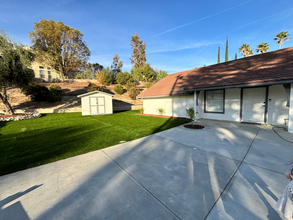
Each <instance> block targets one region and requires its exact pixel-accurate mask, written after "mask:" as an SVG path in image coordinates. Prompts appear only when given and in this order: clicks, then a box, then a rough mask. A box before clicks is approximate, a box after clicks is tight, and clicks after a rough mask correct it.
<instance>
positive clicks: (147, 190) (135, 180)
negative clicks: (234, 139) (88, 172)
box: [101, 149, 181, 220]
mask: <svg viewBox="0 0 293 220" xmlns="http://www.w3.org/2000/svg"><path fill="white" fill-rule="evenodd" d="M101 151H102V152H103V153H104V154H105V155H106V156H107V157H108V158H109V159H110V160H111V161H112V162H114V163H115V164H116V165H117V166H118V167H119V168H120V169H121V170H122V171H123V172H124V173H125V174H126V175H127V176H129V178H131V179H132V180H133V181H134V182H135V183H136V184H138V185H139V186H140V187H141V188H143V189H144V190H145V191H146V192H147V193H149V194H150V195H151V196H153V197H154V198H155V199H156V200H157V201H158V202H159V203H160V204H161V205H163V206H164V207H165V208H166V209H167V210H168V211H169V212H171V213H172V214H173V215H174V216H175V217H176V218H177V219H179V220H181V218H180V217H179V216H178V215H177V214H176V213H175V212H173V211H172V210H171V209H170V208H169V207H168V206H166V205H165V204H164V203H163V202H162V201H161V200H160V199H159V198H158V197H157V196H155V195H154V194H153V193H152V192H151V191H150V190H149V189H147V188H146V187H145V186H144V185H143V184H142V183H140V182H139V181H138V180H137V179H135V178H134V177H133V176H132V175H131V174H130V173H128V172H127V171H126V170H125V169H124V168H123V167H122V166H120V164H118V163H117V162H116V161H115V160H114V159H113V158H112V157H111V156H109V155H108V154H107V153H106V152H105V151H103V149H102V150H101Z"/></svg>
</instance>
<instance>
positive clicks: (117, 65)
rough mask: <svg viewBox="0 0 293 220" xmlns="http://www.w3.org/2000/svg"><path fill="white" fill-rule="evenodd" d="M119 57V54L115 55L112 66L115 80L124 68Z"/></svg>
mask: <svg viewBox="0 0 293 220" xmlns="http://www.w3.org/2000/svg"><path fill="white" fill-rule="evenodd" d="M119 59H120V58H119V56H118V54H114V57H113V63H112V65H111V72H112V75H113V78H114V79H115V77H116V75H117V74H118V73H120V72H122V70H121V69H122V67H123V61H119Z"/></svg>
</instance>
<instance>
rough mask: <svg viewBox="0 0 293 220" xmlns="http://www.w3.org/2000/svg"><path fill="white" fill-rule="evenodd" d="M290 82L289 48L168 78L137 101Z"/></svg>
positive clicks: (292, 74) (292, 53)
mask: <svg viewBox="0 0 293 220" xmlns="http://www.w3.org/2000/svg"><path fill="white" fill-rule="evenodd" d="M292 80H293V47H289V48H285V49H281V50H276V51H272V52H267V53H264V54H259V55H255V56H251V57H246V58H241V59H238V60H233V61H229V62H224V63H219V64H215V65H211V66H206V67H202V68H195V69H192V70H187V71H184V72H180V73H175V74H170V75H168V76H166V77H165V78H164V79H162V80H161V81H159V82H158V83H156V84H155V85H153V86H152V87H150V88H149V89H147V90H145V91H144V92H142V93H141V94H140V95H138V96H137V98H147V97H158V96H175V95H176V96H177V95H184V94H186V91H194V90H201V89H202V90H205V89H212V88H215V89H216V88H220V87H234V86H235V87H237V86H243V87H245V86H249V85H254V84H264V83H272V82H280V83H282V82H285V81H292Z"/></svg>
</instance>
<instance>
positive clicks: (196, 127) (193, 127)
mask: <svg viewBox="0 0 293 220" xmlns="http://www.w3.org/2000/svg"><path fill="white" fill-rule="evenodd" d="M184 127H185V128H189V129H203V128H204V126H202V125H190V124H189V125H184Z"/></svg>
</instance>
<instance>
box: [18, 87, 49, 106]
mask: <svg viewBox="0 0 293 220" xmlns="http://www.w3.org/2000/svg"><path fill="white" fill-rule="evenodd" d="M49 92H50V91H49V89H48V88H47V87H46V86H42V85H39V84H37V83H30V84H29V85H28V86H27V87H26V88H24V90H23V93H24V94H25V95H26V96H30V97H31V99H33V100H34V101H38V102H40V101H47V99H48V95H49Z"/></svg>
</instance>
